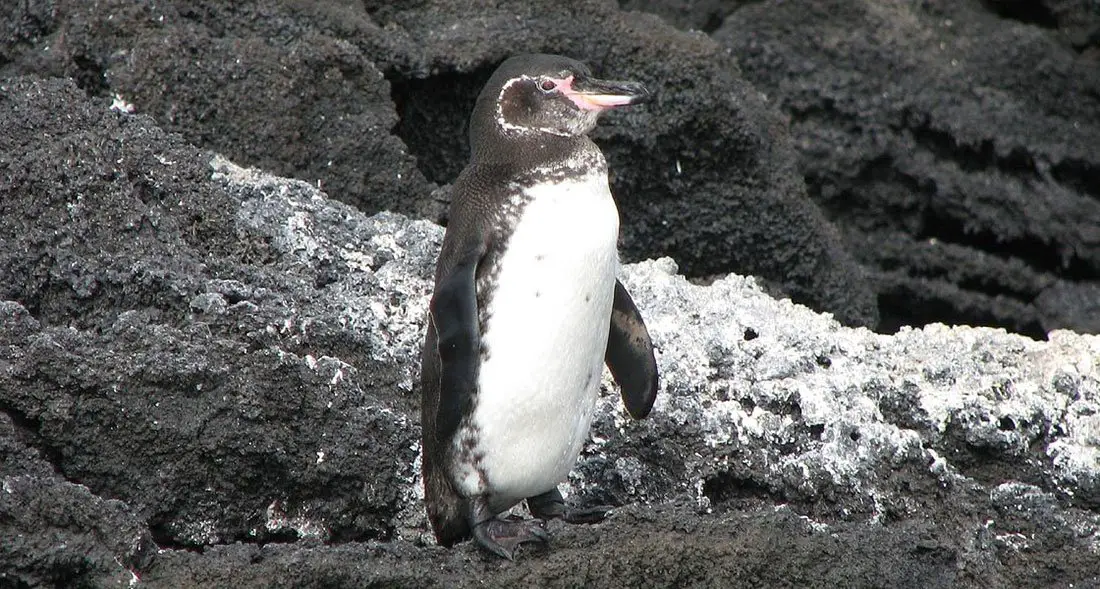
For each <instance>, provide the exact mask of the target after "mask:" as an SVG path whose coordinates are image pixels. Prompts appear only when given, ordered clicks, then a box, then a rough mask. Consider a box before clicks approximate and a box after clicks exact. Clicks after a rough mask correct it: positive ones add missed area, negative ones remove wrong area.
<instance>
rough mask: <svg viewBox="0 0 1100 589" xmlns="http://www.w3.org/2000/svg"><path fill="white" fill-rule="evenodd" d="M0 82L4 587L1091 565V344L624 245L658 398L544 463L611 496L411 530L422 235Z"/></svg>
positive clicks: (1096, 442) (815, 576) (1097, 505)
mask: <svg viewBox="0 0 1100 589" xmlns="http://www.w3.org/2000/svg"><path fill="white" fill-rule="evenodd" d="M0 100H2V101H3V104H4V105H5V111H6V112H7V113H8V115H9V116H6V118H5V120H4V121H3V122H4V124H5V128H6V129H8V130H9V132H8V133H7V134H6V135H5V136H4V138H3V140H2V141H3V144H2V154H3V155H2V158H3V159H2V160H0V161H2V162H3V170H4V174H3V178H4V180H5V185H4V190H5V194H4V197H5V198H4V199H3V205H2V206H3V209H2V212H3V214H2V216H0V219H2V223H3V224H2V225H0V227H2V233H0V236H2V238H3V248H2V253H0V255H2V258H0V262H2V263H0V269H3V274H2V275H0V284H2V285H3V288H4V290H3V292H2V296H0V299H3V300H4V302H3V303H0V313H2V317H3V321H0V354H2V355H0V408H2V410H3V411H2V413H0V432H2V434H0V441H2V442H0V443H2V444H3V446H4V449H5V452H4V454H3V462H2V466H3V472H2V485H3V487H2V492H0V514H3V517H2V518H0V526H2V529H0V537H2V538H4V543H3V545H2V548H0V570H2V571H3V573H2V575H3V576H2V577H0V580H2V581H3V582H4V583H5V584H7V585H10V586H16V587H24V586H37V585H45V586H51V585H52V586H75V585H85V586H114V585H120V584H121V585H128V584H130V583H131V582H139V583H140V584H142V585H148V586H152V587H162V586H164V587H192V586H254V587H272V586H296V587H300V586H349V587H350V586H364V585H369V584H372V583H377V584H384V583H390V584H395V585H399V586H410V587H411V586H416V587H423V586H474V585H482V584H489V585H499V586H513V585H515V584H550V585H558V586H577V585H589V586H623V584H625V585H629V586H684V585H711V586H726V585H727V584H728V583H729V582H730V581H731V580H739V581H740V582H743V583H745V584H747V585H750V586H751V585H777V584H787V585H793V586H850V587H863V586H889V587H918V586H919V587H953V586H956V587H979V586H981V587H987V586H1018V587H1029V586H1035V587H1038V586H1047V585H1048V584H1049V583H1063V584H1064V583H1070V582H1073V583H1088V582H1093V581H1096V580H1098V579H1100V577H1098V575H1100V564H1098V563H1100V467H1098V454H1100V450H1098V447H1100V421H1098V418H1097V416H1098V415H1100V366H1098V361H1097V357H1098V356H1100V338H1098V337H1097V336H1089V335H1077V334H1074V333H1071V332H1054V333H1053V334H1051V338H1050V341H1045V342H1038V341H1033V340H1030V339H1028V338H1025V337H1023V336H1019V335H1012V334H1008V333H1006V332H1004V331H1001V330H993V329H988V328H970V327H959V328H947V327H943V326H938V325H937V326H929V327H926V328H924V329H920V330H914V329H906V330H903V331H902V332H901V333H899V334H897V335H894V336H888V335H879V334H875V333H872V332H870V331H868V330H866V329H864V328H859V329H852V328H847V327H842V326H840V325H839V324H838V323H837V322H836V321H835V320H833V319H832V318H831V317H830V316H828V315H822V314H817V313H815V312H813V311H811V310H809V309H807V308H805V307H802V306H799V305H796V304H794V303H791V302H790V301H788V300H782V301H780V300H776V299H774V298H772V297H771V296H769V295H768V294H765V293H764V292H763V291H761V289H760V288H759V287H758V286H757V285H756V284H755V282H754V281H753V280H752V279H748V278H742V277H739V276H736V275H730V276H728V277H725V278H722V279H719V280H716V281H715V282H714V283H713V284H711V285H710V286H702V285H695V284H692V283H690V282H688V281H687V280H686V279H685V278H683V277H682V276H680V275H678V274H676V270H677V268H676V266H675V263H674V262H673V261H672V260H671V259H668V258H664V259H660V260H657V261H647V262H643V263H639V264H634V265H628V266H626V267H624V269H623V279H624V281H625V282H626V284H627V285H628V287H629V288H630V289H631V291H632V292H633V293H634V296H635V298H636V300H637V301H638V304H639V306H640V307H641V309H642V310H643V312H644V313H645V316H646V318H647V321H648V324H649V327H650V330H651V333H652V335H653V338H654V341H655V344H656V346H657V348H658V352H659V364H660V368H661V371H662V377H663V380H662V387H661V392H660V396H659V399H658V402H657V405H656V406H655V408H654V412H653V415H652V416H651V417H650V418H649V419H648V420H646V421H643V422H632V421H630V420H629V418H627V417H626V415H625V413H624V411H623V410H622V409H621V407H620V404H619V402H618V399H617V398H616V396H615V392H614V387H613V386H612V385H611V384H610V383H607V387H605V391H604V396H603V398H602V402H601V403H600V405H599V409H598V414H597V417H596V420H595V425H594V428H593V435H592V441H591V443H590V444H589V445H588V446H587V447H586V449H585V451H584V454H583V456H582V459H581V461H580V463H579V464H578V467H577V469H576V470H575V472H574V473H573V475H572V476H571V478H570V480H569V481H568V484H567V485H566V486H565V489H566V491H568V494H569V496H570V498H571V500H572V501H575V502H577V503H580V504H592V503H603V504H607V503H610V504H614V505H623V506H624V507H623V508H621V509H620V510H618V511H617V512H616V513H615V514H614V515H613V516H612V517H611V518H610V519H609V520H608V521H607V522H606V523H603V524H599V525H595V526H580V527H564V526H561V525H555V526H553V528H554V531H555V533H556V537H555V540H554V542H553V546H552V547H551V549H550V550H548V551H541V550H537V549H535V550H527V551H524V552H523V554H521V556H520V558H519V560H518V561H517V562H514V563H504V562H499V561H498V560H497V559H495V558H489V557H485V556H483V555H481V554H480V553H478V551H477V550H476V549H475V548H474V547H473V546H472V545H470V544H464V545H461V546H459V547H457V548H455V549H452V550H446V549H442V548H439V547H436V546H433V545H432V542H431V540H430V536H429V534H428V532H427V528H426V521H425V517H424V514H423V510H422V505H421V494H420V492H419V479H418V473H419V469H418V460H417V452H418V445H417V438H418V434H419V430H418V424H417V423H416V405H417V400H416V385H415V384H414V383H415V380H416V374H417V370H418V362H417V358H418V356H417V349H418V346H419V342H420V338H421V337H422V333H423V320H424V313H425V310H426V299H427V295H428V293H429V290H430V283H429V277H430V274H431V271H432V266H433V262H434V256H435V254H436V252H437V250H438V247H439V245H440V242H441V238H442V229H441V228H440V227H438V226H436V225H435V224H433V223H431V222H429V221H414V220H410V219H408V218H407V217H405V216H402V215H399V214H394V213H383V214H378V215H375V216H370V217H368V216H366V215H364V214H363V213H361V212H359V211H357V210H355V209H353V208H351V207H350V206H348V205H345V204H342V203H340V202H338V201H335V200H331V199H329V198H327V197H326V196H325V194H324V193H322V192H320V191H318V190H317V189H316V188H315V187H314V186H313V185H310V184H308V183H304V182H301V181H296V180H286V179H281V178H278V177H274V176H270V175H266V174H265V173H262V172H259V171H256V170H248V169H244V168H240V167H237V166H236V165H234V164H232V163H230V162H229V161H228V160H226V159H225V158H223V157H221V156H218V155H216V154H212V153H211V152H207V151H203V150H200V149H197V148H195V147H192V146H190V145H189V144H187V143H186V142H185V141H184V140H183V139H182V138H181V137H179V136H176V135H172V134H169V133H166V132H164V131H163V130H161V129H159V128H158V127H157V126H156V124H155V123H154V121H153V120H152V119H150V118H148V117H146V116H143V115H129V114H123V113H120V112H117V111H112V110H110V109H109V108H108V103H107V102H106V101H101V100H94V99H88V98H86V97H85V96H84V95H83V93H82V92H81V91H80V90H79V89H77V88H76V87H75V86H74V85H73V84H72V83H71V82H69V81H65V80H59V79H39V78H13V79H9V80H6V81H5V82H4V83H3V85H2V88H0ZM135 580H137V581H135Z"/></svg>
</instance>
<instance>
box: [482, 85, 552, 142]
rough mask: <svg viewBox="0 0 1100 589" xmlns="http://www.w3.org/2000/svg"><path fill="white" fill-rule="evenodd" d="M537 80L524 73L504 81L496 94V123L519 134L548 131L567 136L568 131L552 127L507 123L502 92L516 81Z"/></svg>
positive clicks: (503, 128) (505, 129)
mask: <svg viewBox="0 0 1100 589" xmlns="http://www.w3.org/2000/svg"><path fill="white" fill-rule="evenodd" d="M537 80H538V78H532V77H531V76H528V75H527V74H524V75H521V76H517V77H515V78H512V79H510V80H508V81H507V82H505V83H504V86H502V87H501V89H500V94H498V95H497V108H496V111H497V113H496V114H497V125H499V126H500V128H501V129H502V130H504V131H506V132H507V131H512V132H514V133H519V134H528V133H550V134H551V135H558V136H561V137H569V133H565V132H562V131H560V130H558V129H552V128H548V127H524V126H523V125H513V124H512V123H509V122H508V120H507V119H505V118H504V93H505V92H507V91H508V89H509V88H511V87H512V85H513V84H516V83H517V82H534V81H537Z"/></svg>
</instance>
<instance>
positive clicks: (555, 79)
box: [421, 55, 657, 559]
mask: <svg viewBox="0 0 1100 589" xmlns="http://www.w3.org/2000/svg"><path fill="white" fill-rule="evenodd" d="M650 96H651V95H650V93H649V91H648V90H647V89H646V88H645V87H644V86H643V85H642V84H640V83H636V82H614V81H606V80H600V79H596V78H594V77H593V76H592V73H591V71H590V70H589V69H588V67H586V66H585V65H584V64H582V63H581V62H578V61H576V60H573V59H569V58H567V57H562V56H557V55H521V56H516V57H512V58H510V59H508V60H506V61H504V62H503V63H502V64H501V65H500V66H499V67H498V69H497V70H496V71H495V72H494V73H493V75H492V77H490V79H489V81H488V82H487V83H486V85H485V87H484V88H483V90H482V91H481V93H480V95H479V96H478V99H477V102H476V104H475V106H474V109H473V114H472V115H471V118H470V125H469V140H470V148H471V156H470V162H469V165H468V166H467V167H466V168H465V169H464V170H463V171H462V172H461V174H459V176H458V178H457V179H456V180H455V182H454V185H453V192H452V202H451V208H450V214H449V222H448V225H447V230H446V233H445V235H444V238H443V245H442V249H441V251H440V254H439V258H438V261H437V264H436V271H435V286H434V291H433V293H432V297H431V301H430V304H429V313H428V326H427V335H426V337H425V340H424V347H423V351H422V358H421V386H422V404H421V426H422V429H423V439H422V451H423V459H422V465H423V479H424V495H425V504H426V508H427V512H428V519H429V520H430V522H431V526H432V529H433V531H434V533H435V537H436V540H437V541H438V542H439V543H440V544H441V545H444V546H452V545H454V544H455V543H457V542H460V541H463V540H466V539H469V538H470V537H471V536H472V537H473V539H474V541H475V542H476V543H477V544H478V545H479V546H481V547H482V548H484V549H485V550H487V551H489V552H491V553H494V554H497V555H499V556H501V557H504V558H507V559H512V558H513V557H514V555H515V552H516V549H517V548H518V547H519V546H520V545H523V544H526V543H546V542H547V541H548V540H549V535H548V534H547V532H546V530H545V520H547V519H550V518H560V519H563V520H565V521H566V522H570V523H588V522H595V521H600V520H601V519H603V516H604V514H605V512H606V508H596V509H594V510H587V511H586V510H579V509H573V508H570V507H568V506H566V505H565V502H564V501H563V498H562V495H561V493H560V492H559V491H558V484H559V483H561V482H562V481H563V480H564V479H565V478H566V477H567V476H568V474H569V472H570V471H571V470H572V468H573V466H574V464H575V462H576V460H577V456H578V455H579V454H580V451H581V448H582V446H583V444H584V442H585V440H586V439H587V437H588V430H589V427H590V425H591V423H592V416H593V412H594V410H595V403H596V399H597V396H598V393H599V387H600V380H601V375H602V371H603V365H604V364H606V365H607V366H608V368H609V369H610V371H611V374H612V376H613V378H614V379H615V380H616V382H617V383H618V384H619V386H620V389H621V393H622V400H623V403H624V405H625V406H626V409H627V412H628V413H629V414H630V415H631V416H632V417H634V418H635V419H642V418H644V417H646V416H647V415H648V414H649V412H650V409H651V408H652V406H653V402H654V400H655V398H656V395H657V364H656V361H655V359H654V354H653V344H652V341H651V339H650V336H649V332H648V330H647V329H646V326H645V323H644V322H643V320H642V316H641V314H640V313H639V312H638V309H637V307H636V306H635V304H634V301H633V300H632V299H631V297H630V294H629V293H628V292H627V290H626V289H625V288H624V287H623V285H622V283H621V282H619V281H618V279H617V278H616V275H617V271H618V267H619V257H618V245H617V244H618V237H619V213H618V209H617V208H616V206H615V201H614V200H613V199H612V196H611V191H610V188H609V184H608V176H607V162H606V161H605V159H604V157H603V154H602V153H601V152H600V150H599V148H598V147H597V146H596V144H595V143H593V142H592V140H591V139H589V138H588V136H587V133H588V132H589V131H591V130H592V129H593V128H595V126H596V120H597V117H598V116H599V114H600V113H601V112H604V111H606V110H608V109H612V108H617V107H621V106H626V105H632V104H638V103H642V102H645V101H647V100H649V99H650ZM521 501H526V503H527V507H528V510H529V511H530V512H531V514H532V516H533V518H531V519H521V518H516V517H510V518H501V517H500V514H502V513H503V512H505V511H508V510H509V509H511V508H512V507H513V506H515V505H517V504H518V503H519V502H521Z"/></svg>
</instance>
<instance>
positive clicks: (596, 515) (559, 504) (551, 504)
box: [527, 489, 614, 524]
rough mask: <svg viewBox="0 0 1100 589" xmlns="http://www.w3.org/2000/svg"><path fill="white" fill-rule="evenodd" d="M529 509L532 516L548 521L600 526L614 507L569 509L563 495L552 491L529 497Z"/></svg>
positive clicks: (596, 506) (597, 506)
mask: <svg viewBox="0 0 1100 589" xmlns="http://www.w3.org/2000/svg"><path fill="white" fill-rule="evenodd" d="M527 509H529V510H530V511H531V515H533V516H535V517H537V518H542V519H546V520H551V519H560V520H562V521H563V522H565V523H567V524H598V523H600V522H602V521H603V520H605V519H607V514H608V513H609V512H610V511H611V510H612V509H614V507H612V506H610V505H593V506H591V507H584V508H576V507H569V506H567V505H566V504H565V500H564V499H563V498H562V496H561V493H560V492H559V491H558V490H557V489H551V490H549V491H547V492H545V493H543V494H541V495H535V496H534V497H528V498H527Z"/></svg>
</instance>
